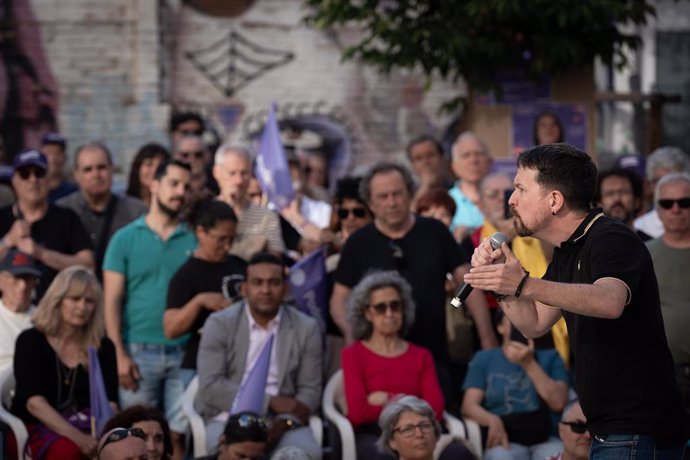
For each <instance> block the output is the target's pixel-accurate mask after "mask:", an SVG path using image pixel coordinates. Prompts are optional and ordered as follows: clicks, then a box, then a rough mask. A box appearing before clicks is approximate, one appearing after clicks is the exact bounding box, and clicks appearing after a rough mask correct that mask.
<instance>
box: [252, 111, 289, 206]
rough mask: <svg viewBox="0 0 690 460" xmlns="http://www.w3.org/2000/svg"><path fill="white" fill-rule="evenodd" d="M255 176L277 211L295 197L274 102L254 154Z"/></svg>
mask: <svg viewBox="0 0 690 460" xmlns="http://www.w3.org/2000/svg"><path fill="white" fill-rule="evenodd" d="M256 178H257V179H258V180H259V183H260V184H261V188H262V189H263V191H264V192H265V193H266V195H267V196H268V201H269V202H270V203H271V204H272V205H273V206H274V207H275V209H276V210H278V211H281V210H282V209H284V208H286V207H287V206H288V205H289V204H290V201H292V200H293V198H294V197H295V192H294V191H293V190H292V180H291V179H290V169H289V168H288V164H287V160H286V159H285V151H284V150H283V143H282V142H281V140H280V129H278V122H276V113H275V105H274V104H271V108H270V110H269V111H268V119H267V120H266V126H264V132H263V134H262V135H261V145H260V146H259V154H258V155H257V156H256Z"/></svg>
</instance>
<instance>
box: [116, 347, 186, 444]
mask: <svg viewBox="0 0 690 460" xmlns="http://www.w3.org/2000/svg"><path fill="white" fill-rule="evenodd" d="M125 347H126V348H127V352H128V353H129V356H130V357H131V358H132V360H133V361H134V362H135V363H136V365H137V366H138V367H139V374H140V375H141V379H139V382H138V384H139V386H138V388H137V390H136V391H129V390H125V389H123V388H120V403H121V404H122V408H123V409H126V408H128V407H131V406H133V405H135V404H144V405H147V406H156V407H160V408H162V409H163V411H164V412H165V418H166V419H168V423H169V424H170V431H173V432H175V433H185V432H186V431H187V418H186V417H185V416H184V413H183V412H182V394H183V393H184V385H183V382H182V377H181V375H180V370H181V369H180V365H181V364H182V355H183V353H184V350H183V349H182V347H178V346H169V345H154V344H150V343H128V344H125Z"/></svg>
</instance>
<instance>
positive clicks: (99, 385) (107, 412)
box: [89, 347, 115, 438]
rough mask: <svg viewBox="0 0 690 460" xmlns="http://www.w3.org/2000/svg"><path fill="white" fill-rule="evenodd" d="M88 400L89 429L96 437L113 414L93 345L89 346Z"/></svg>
mask: <svg viewBox="0 0 690 460" xmlns="http://www.w3.org/2000/svg"><path fill="white" fill-rule="evenodd" d="M89 401H90V404H91V431H92V433H91V434H93V435H94V437H96V438H98V437H99V436H100V435H101V431H102V430H103V427H104V426H105V423H106V422H107V421H108V420H109V419H110V418H111V417H112V416H113V415H115V413H114V412H113V409H112V407H110V403H109V402H108V395H107V394H106V392H105V383H103V373H102V372H101V363H100V362H99V361H98V353H97V352H96V349H95V348H94V347H89Z"/></svg>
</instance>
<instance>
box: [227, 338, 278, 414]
mask: <svg viewBox="0 0 690 460" xmlns="http://www.w3.org/2000/svg"><path fill="white" fill-rule="evenodd" d="M274 337H275V334H274V333H272V334H271V335H269V336H268V340H266V343H265V344H264V347H263V348H262V349H261V353H259V357H258V358H256V362H255V363H254V366H253V367H252V368H251V370H250V371H249V373H248V374H247V378H246V379H245V380H244V381H243V382H242V384H241V385H240V389H239V390H238V391H237V394H236V395H235V400H234V401H233V402H232V406H231V407H230V414H229V415H233V414H236V413H238V412H242V411H252V412H256V413H257V414H262V413H263V412H264V395H265V393H266V381H267V380H268V368H269V366H270V365H271V349H272V348H273V339H274Z"/></svg>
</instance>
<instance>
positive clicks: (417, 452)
mask: <svg viewBox="0 0 690 460" xmlns="http://www.w3.org/2000/svg"><path fill="white" fill-rule="evenodd" d="M379 426H380V428H381V436H380V437H379V439H378V442H377V445H378V447H379V449H380V450H381V451H382V452H387V453H389V454H392V455H393V456H394V457H395V458H398V459H400V460H412V459H414V460H432V459H433V458H434V448H435V447H436V442H437V441H438V440H439V438H440V437H441V426H440V425H439V423H438V421H437V420H436V414H435V413H434V410H433V409H432V408H431V406H430V405H429V404H427V403H426V402H425V401H423V400H422V399H419V398H417V397H416V396H403V397H401V398H399V399H397V400H394V401H392V402H390V403H389V404H388V405H387V406H386V407H385V408H384V409H383V411H381V416H380V417H379ZM455 458H458V457H455Z"/></svg>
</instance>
